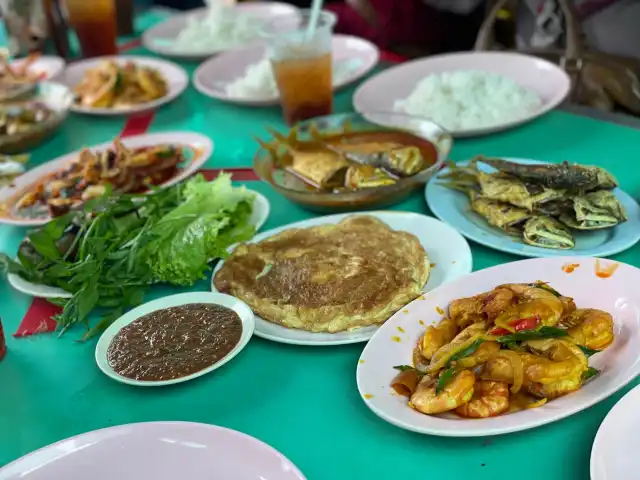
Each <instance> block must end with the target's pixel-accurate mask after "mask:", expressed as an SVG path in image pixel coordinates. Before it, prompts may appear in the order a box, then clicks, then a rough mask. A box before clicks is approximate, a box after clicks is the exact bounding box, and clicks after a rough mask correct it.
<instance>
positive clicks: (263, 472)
mask: <svg viewBox="0 0 640 480" xmlns="http://www.w3.org/2000/svg"><path fill="white" fill-rule="evenodd" d="M248 459H250V460H248ZM87 478H91V480H141V479H145V480H150V479H153V480H176V479H178V478H180V479H185V480H212V479H220V480H257V479H267V480H304V479H305V477H304V476H303V475H302V473H300V470H298V469H297V468H296V466H295V465H294V464H293V463H291V462H290V461H289V459H287V458H286V457H285V456H284V455H282V454H281V453H280V452H278V451H277V450H275V449H274V448H272V447H270V446H269V445H267V444H266V443H263V442H261V441H260V440H258V439H256V438H253V437H250V436H249V435H245V434H244V433H241V432H237V431H235V430H230V429H228V428H222V427H217V426H215V425H205V424H203V423H190V422H149V423H132V424H129V425H119V426H117V427H111V428H105V429H103V430H96V431H93V432H89V433H84V434H82V435H78V436H75V437H72V438H68V439H66V440H62V441H60V442H57V443H54V444H52V445H49V446H47V447H44V448H41V449H40V450H36V451H35V452H32V453H30V454H28V455H25V456H24V457H22V458H20V459H18V460H16V461H15V462H12V463H10V464H8V465H7V466H5V467H4V468H0V480H53V479H56V480H85V479H87Z"/></svg>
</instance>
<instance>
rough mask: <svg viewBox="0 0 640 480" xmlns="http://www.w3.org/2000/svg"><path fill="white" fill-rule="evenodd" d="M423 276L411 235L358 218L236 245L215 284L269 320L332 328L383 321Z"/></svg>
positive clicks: (424, 261)
mask: <svg viewBox="0 0 640 480" xmlns="http://www.w3.org/2000/svg"><path fill="white" fill-rule="evenodd" d="M428 277H429V258H428V256H427V253H426V252H425V250H424V248H423V247H422V245H421V244H420V241H419V240H418V238H417V237H415V236H414V235H412V234H410V233H407V232H401V231H395V230H392V229H391V228H389V227H388V226H387V225H386V224H385V223H383V222H381V221H380V220H378V219H376V218H374V217H371V216H367V215H359V216H350V217H347V218H345V219H344V220H342V221H341V222H340V223H338V224H337V225H331V224H327V225H319V226H316V227H311V228H304V229H291V230H285V231H283V232H280V233H279V234H277V235H274V236H272V237H269V238H267V239H265V240H263V241H261V242H258V243H253V244H243V245H240V246H238V247H237V248H236V249H235V251H234V252H233V254H232V255H231V256H230V258H228V259H227V260H226V261H225V262H224V265H223V266H222V268H221V269H220V270H219V271H218V272H217V273H216V275H215V278H214V285H215V287H216V289H217V290H218V291H220V292H224V293H228V294H230V295H233V296H235V297H237V298H239V299H241V300H243V301H244V302H246V303H247V304H248V305H249V306H250V307H251V308H252V309H253V311H254V312H255V313H257V314H258V315H260V316H261V317H262V318H264V319H265V320H268V321H270V322H273V323H277V324H280V325H283V326H285V327H289V328H297V329H301V330H306V331H310V332H331V333H335V332H342V331H350V330H354V329H357V328H360V327H364V326H368V325H375V324H380V323H383V322H385V321H386V320H387V319H388V318H389V317H390V316H391V315H393V314H394V313H395V312H396V311H398V310H399V309H400V308H402V307H403V306H404V305H406V304H407V303H409V302H410V301H411V300H413V299H415V298H416V297H418V296H419V295H420V294H421V293H422V289H423V287H424V285H425V284H426V283H427V279H428Z"/></svg>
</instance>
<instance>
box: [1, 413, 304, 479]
mask: <svg viewBox="0 0 640 480" xmlns="http://www.w3.org/2000/svg"><path fill="white" fill-rule="evenodd" d="M172 427H189V428H199V429H203V430H210V431H212V432H220V433H223V434H228V435H234V436H238V437H243V438H245V439H246V440H247V441H249V442H251V443H252V444H254V445H255V446H256V447H258V448H261V449H263V450H265V451H268V452H270V453H272V454H273V455H274V456H276V457H277V458H279V459H280V460H281V461H282V463H283V464H284V466H285V467H286V469H287V471H291V472H293V473H294V474H295V475H297V476H298V477H299V480H305V479H306V477H305V476H304V475H303V474H302V472H300V470H299V469H298V467H296V466H295V465H294V464H293V462H291V460H289V459H288V458H287V457H285V456H284V455H283V454H282V453H281V452H279V451H278V450H276V449H275V448H273V447H272V446H271V445H269V444H268V443H265V442H263V441H262V440H259V439H257V438H255V437H252V436H251V435H247V434H246V433H243V432H239V431H238V430H233V429H231V428H225V427H221V426H218V425H209V424H206V423H198V422H180V421H161V422H138V423H127V424H124V425H116V426H114V427H107V428H100V429H98V430H92V431H90V432H86V433H81V434H79V435H75V436H73V437H69V438H65V439H63V440H59V441H57V442H55V443H52V444H50V445H47V446H45V447H42V448H39V449H37V450H34V451H33V452H30V453H28V454H26V455H23V456H22V457H20V458H18V459H16V460H14V461H12V462H10V463H8V464H7V465H5V466H4V467H0V480H4V479H5V475H11V478H17V477H15V476H20V477H22V475H21V474H22V473H23V472H28V471H31V469H32V468H33V466H34V464H36V465H44V464H46V463H48V462H49V461H51V459H52V458H51V457H52V456H54V458H57V455H56V452H55V450H56V449H60V450H62V451H64V452H65V453H67V452H68V451H69V449H68V448H66V444H68V443H70V442H73V444H74V446H73V447H72V450H79V449H82V448H84V447H85V446H88V445H91V444H93V443H95V442H98V441H100V440H101V439H102V438H105V437H110V436H111V435H118V434H119V433H120V432H121V431H123V430H125V431H126V430H135V429H138V428H160V429H167V430H169V432H168V433H171V432H170V430H171V429H172ZM23 464H24V465H23ZM7 478H9V477H7Z"/></svg>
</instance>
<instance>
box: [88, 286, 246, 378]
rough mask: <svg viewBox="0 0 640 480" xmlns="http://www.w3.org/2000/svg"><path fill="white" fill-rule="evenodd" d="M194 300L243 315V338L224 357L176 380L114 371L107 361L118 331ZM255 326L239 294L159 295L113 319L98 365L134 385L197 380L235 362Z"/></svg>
mask: <svg viewBox="0 0 640 480" xmlns="http://www.w3.org/2000/svg"><path fill="white" fill-rule="evenodd" d="M192 303H210V304H215V305H222V306H223V307H227V308H230V309H232V310H233V311H235V312H236V313H237V314H238V316H239V317H240V320H241V321H242V335H241V337H240V341H239V342H238V344H237V345H236V346H235V347H233V350H231V352H229V353H228V354H227V355H226V356H225V357H224V358H222V359H221V360H219V361H218V362H216V363H214V364H213V365H211V366H209V367H207V368H205V369H203V370H200V371H198V372H195V373H192V374H191V375H187V376H186V377H180V378H175V379H173V380H159V381H141V380H134V379H131V378H126V377H123V376H121V375H118V374H117V373H116V372H115V371H114V370H113V368H111V366H110V365H109V362H108V361H107V349H108V348H109V345H110V344H111V342H112V340H113V338H114V337H115V336H116V335H117V334H118V332H120V330H122V328H124V327H126V326H127V325H129V324H130V323H132V322H134V321H136V320H138V319H139V318H140V317H142V316H144V315H146V314H147V313H150V312H154V311H156V310H161V309H164V308H169V307H176V306H180V305H188V304H192ZM254 329H255V321H254V316H253V312H252V311H251V309H250V308H249V307H248V306H247V305H246V304H245V303H244V302H242V301H241V300H238V299H237V298H235V297H232V296H230V295H224V294H222V293H214V292H187V293H178V294H177V295H170V296H168V297H162V298H158V299H157V300H152V301H150V302H147V303H143V304H142V305H140V306H138V307H136V308H134V309H133V310H130V311H128V312H127V313H125V314H124V315H122V316H121V317H120V318H119V319H118V320H116V321H115V322H113V323H112V324H111V325H110V326H109V328H107V329H106V330H105V331H104V333H103V334H102V335H101V336H100V340H98V344H97V345H96V353H95V357H96V363H97V364H98V368H100V370H102V372H103V373H104V374H105V375H107V376H108V377H111V378H112V379H114V380H117V381H118V382H121V383H126V384H127V385H134V386H137V387H162V386H165V385H174V384H176V383H183V382H188V381H189V380H193V379H195V378H198V377H201V376H203V375H206V374H207V373H210V372H212V371H214V370H217V369H218V368H220V367H222V366H223V365H224V364H226V363H227V362H229V361H231V359H233V357H235V356H236V355H238V353H240V351H241V350H242V349H243V348H244V347H245V346H246V345H247V343H249V340H250V339H251V336H252V335H253V331H254Z"/></svg>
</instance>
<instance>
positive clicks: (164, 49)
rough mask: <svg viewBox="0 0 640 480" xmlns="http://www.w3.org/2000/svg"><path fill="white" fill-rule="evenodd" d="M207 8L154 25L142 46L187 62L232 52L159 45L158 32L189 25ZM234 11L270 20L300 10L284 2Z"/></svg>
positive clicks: (246, 6)
mask: <svg viewBox="0 0 640 480" xmlns="http://www.w3.org/2000/svg"><path fill="white" fill-rule="evenodd" d="M206 8H207V7H201V8H197V9H194V10H192V11H189V12H184V13H180V14H178V15H172V16H171V17H169V18H167V19H166V20H165V21H163V22H160V23H159V24H157V25H154V26H153V27H151V28H149V29H147V30H145V32H144V33H143V34H142V45H143V46H144V47H145V48H146V49H147V50H149V51H151V52H153V53H156V54H158V55H163V56H165V57H169V58H175V59H182V60H187V61H188V60H202V59H206V58H209V57H212V56H213V55H217V54H219V53H222V52H225V51H228V50H230V49H228V48H212V49H210V50H206V51H205V50H197V51H195V52H188V51H185V50H176V49H174V48H172V47H170V46H162V44H161V43H158V40H159V38H156V36H158V35H161V34H159V33H158V32H162V31H164V30H165V29H166V28H168V25H171V26H172V27H173V24H176V25H178V26H184V25H185V24H186V23H187V19H189V18H191V17H195V16H201V15H202V14H203V13H204V12H206ZM234 9H236V10H238V11H239V12H241V13H242V12H243V11H244V13H246V14H250V15H251V14H252V13H253V16H256V17H259V18H262V19H270V18H273V17H276V16H279V15H284V14H285V13H284V12H285V11H286V12H287V13H286V14H292V15H293V14H297V12H298V9H297V8H295V7H294V6H293V5H290V4H288V3H283V2H269V3H265V4H261V3H248V4H246V3H239V4H236V5H235V6H234ZM275 9H279V10H280V11H281V13H273V10H275ZM259 10H263V12H262V13H257V12H258V11H259ZM270 11H271V13H270ZM181 28H182V27H181ZM255 41H258V39H254V40H252V42H250V43H253V42H255ZM234 48H238V47H234Z"/></svg>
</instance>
